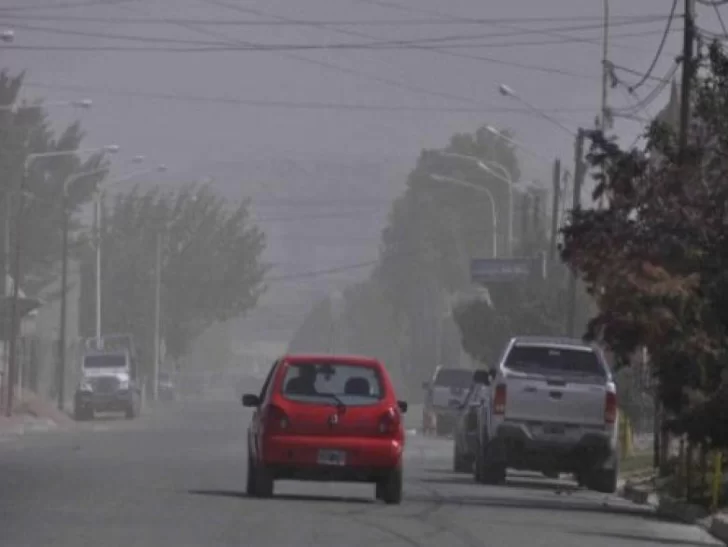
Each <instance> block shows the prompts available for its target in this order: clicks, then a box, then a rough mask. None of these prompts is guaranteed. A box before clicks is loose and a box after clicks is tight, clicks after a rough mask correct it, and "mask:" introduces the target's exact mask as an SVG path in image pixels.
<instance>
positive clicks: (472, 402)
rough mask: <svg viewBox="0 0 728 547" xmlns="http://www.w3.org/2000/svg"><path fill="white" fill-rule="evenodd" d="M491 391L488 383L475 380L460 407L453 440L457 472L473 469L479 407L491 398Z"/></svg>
mask: <svg viewBox="0 0 728 547" xmlns="http://www.w3.org/2000/svg"><path fill="white" fill-rule="evenodd" d="M489 393H490V387H489V386H488V385H486V384H484V383H480V382H479V383H475V382H474V383H473V385H472V386H470V390H469V391H468V394H467V395H466V397H465V401H464V402H463V404H462V406H461V407H460V412H459V414H458V417H457V421H456V422H455V435H454V438H455V440H454V442H453V471H455V472H456V473H471V472H472V471H473V463H474V462H475V447H476V446H477V441H478V409H479V408H480V406H481V405H482V404H483V403H486V402H487V401H488V400H489Z"/></svg>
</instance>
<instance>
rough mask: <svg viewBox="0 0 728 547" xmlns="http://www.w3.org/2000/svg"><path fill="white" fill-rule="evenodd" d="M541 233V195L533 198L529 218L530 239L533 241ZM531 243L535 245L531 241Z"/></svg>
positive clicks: (535, 195)
mask: <svg viewBox="0 0 728 547" xmlns="http://www.w3.org/2000/svg"><path fill="white" fill-rule="evenodd" d="M540 233H541V195H540V194H534V196H533V212H532V217H531V239H532V240H534V239H536V237H537V236H538V235H539V234H540ZM532 243H535V242H534V241H532Z"/></svg>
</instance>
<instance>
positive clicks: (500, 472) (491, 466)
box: [473, 447, 506, 484]
mask: <svg viewBox="0 0 728 547" xmlns="http://www.w3.org/2000/svg"><path fill="white" fill-rule="evenodd" d="M473 475H474V476H475V480H476V482H479V483H480V484H503V483H504V482H506V466H505V465H503V464H500V463H498V464H496V463H492V462H489V461H488V459H487V457H486V455H485V451H484V450H483V449H482V448H480V447H478V451H477V453H476V455H475V465H474V472H473Z"/></svg>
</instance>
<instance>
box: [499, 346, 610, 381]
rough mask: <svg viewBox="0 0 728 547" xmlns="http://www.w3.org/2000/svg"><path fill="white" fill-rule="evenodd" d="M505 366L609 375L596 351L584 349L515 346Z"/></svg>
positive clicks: (515, 368) (578, 373)
mask: <svg viewBox="0 0 728 547" xmlns="http://www.w3.org/2000/svg"><path fill="white" fill-rule="evenodd" d="M505 366H506V367H508V368H509V369H511V370H513V371H516V372H526V373H528V372H531V373H537V374H539V373H540V374H554V373H555V374H577V375H588V376H598V377H600V378H606V376H607V373H606V371H605V370H604V367H603V366H602V363H601V362H600V361H599V358H598V357H597V355H596V353H594V351H592V350H582V349H570V348H558V347H543V346H514V347H513V348H511V351H510V352H509V353H508V357H507V358H506V362H505Z"/></svg>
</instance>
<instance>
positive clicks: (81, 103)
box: [71, 99, 94, 110]
mask: <svg viewBox="0 0 728 547" xmlns="http://www.w3.org/2000/svg"><path fill="white" fill-rule="evenodd" d="M93 104H94V102H93V101H92V100H91V99H79V100H77V101H71V106H75V107H76V108H83V109H86V110H88V109H89V108H91V107H92V106H93Z"/></svg>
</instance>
